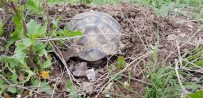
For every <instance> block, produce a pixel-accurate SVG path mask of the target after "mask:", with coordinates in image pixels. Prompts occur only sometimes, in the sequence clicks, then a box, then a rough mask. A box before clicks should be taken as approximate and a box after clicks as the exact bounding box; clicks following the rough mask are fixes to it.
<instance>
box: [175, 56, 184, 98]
mask: <svg viewBox="0 0 203 98" xmlns="http://www.w3.org/2000/svg"><path fill="white" fill-rule="evenodd" d="M175 72H176V76H177V78H178V82H179V84H180V87H181V89H182V92H183V93H182V95H181V98H182V97H183V96H184V95H185V87H184V86H183V84H182V82H181V79H180V75H179V73H178V61H177V60H176V59H175Z"/></svg>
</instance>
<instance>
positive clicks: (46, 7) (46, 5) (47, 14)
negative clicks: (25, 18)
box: [44, 0, 51, 35]
mask: <svg viewBox="0 0 203 98" xmlns="http://www.w3.org/2000/svg"><path fill="white" fill-rule="evenodd" d="M44 6H45V11H46V16H47V20H48V24H47V30H46V31H47V35H49V31H50V23H51V22H50V17H49V11H48V4H47V0H45V2H44Z"/></svg>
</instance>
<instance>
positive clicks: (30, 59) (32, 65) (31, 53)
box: [28, 45, 36, 69]
mask: <svg viewBox="0 0 203 98" xmlns="http://www.w3.org/2000/svg"><path fill="white" fill-rule="evenodd" d="M28 56H29V65H30V67H31V68H33V69H34V68H36V66H35V64H34V62H33V56H34V53H33V50H32V45H31V46H30V48H29V53H28Z"/></svg>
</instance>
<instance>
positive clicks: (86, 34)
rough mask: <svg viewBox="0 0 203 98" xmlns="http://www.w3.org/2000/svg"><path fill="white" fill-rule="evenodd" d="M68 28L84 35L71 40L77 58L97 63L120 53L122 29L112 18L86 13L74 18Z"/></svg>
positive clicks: (91, 12)
mask: <svg viewBox="0 0 203 98" xmlns="http://www.w3.org/2000/svg"><path fill="white" fill-rule="evenodd" d="M68 26H69V27H70V30H72V31H75V30H80V31H81V32H82V33H83V36H82V37H80V38H74V39H72V40H71V46H74V47H75V48H74V49H72V51H73V52H76V53H75V56H77V57H79V58H81V59H84V60H87V61H97V60H100V59H102V58H104V57H105V56H107V55H114V54H116V53H117V52H118V49H119V43H120V34H121V32H122V28H121V26H120V24H119V23H118V22H117V21H116V20H115V19H114V18H113V17H112V16H110V15H108V14H106V13H103V12H97V11H90V12H84V13H80V14H78V15H76V16H74V17H73V19H72V20H71V21H70V22H69V23H68Z"/></svg>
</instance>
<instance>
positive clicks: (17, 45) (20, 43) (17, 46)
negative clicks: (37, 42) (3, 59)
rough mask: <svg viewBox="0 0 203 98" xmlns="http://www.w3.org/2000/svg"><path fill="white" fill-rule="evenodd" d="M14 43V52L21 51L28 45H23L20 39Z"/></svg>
mask: <svg viewBox="0 0 203 98" xmlns="http://www.w3.org/2000/svg"><path fill="white" fill-rule="evenodd" d="M15 45H16V49H15V51H14V53H19V52H22V51H23V50H26V49H27V48H28V47H29V46H26V45H24V44H23V42H20V41H17V42H16V44H15Z"/></svg>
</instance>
